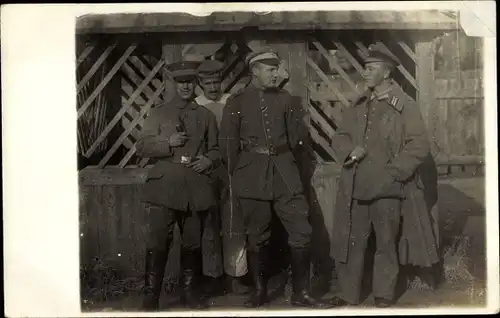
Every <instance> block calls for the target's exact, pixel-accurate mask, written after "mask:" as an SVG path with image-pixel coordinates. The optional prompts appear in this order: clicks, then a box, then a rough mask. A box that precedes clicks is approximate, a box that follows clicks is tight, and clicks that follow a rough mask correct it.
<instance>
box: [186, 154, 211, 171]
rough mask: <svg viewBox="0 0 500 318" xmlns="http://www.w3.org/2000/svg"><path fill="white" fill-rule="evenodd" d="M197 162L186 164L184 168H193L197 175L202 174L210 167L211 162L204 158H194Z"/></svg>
mask: <svg viewBox="0 0 500 318" xmlns="http://www.w3.org/2000/svg"><path fill="white" fill-rule="evenodd" d="M196 159H197V160H195V161H193V162H191V163H190V164H187V165H186V167H189V168H193V170H194V171H196V172H198V173H203V172H205V171H206V170H207V169H209V168H210V167H211V166H212V160H210V159H209V158H208V157H205V156H198V157H196Z"/></svg>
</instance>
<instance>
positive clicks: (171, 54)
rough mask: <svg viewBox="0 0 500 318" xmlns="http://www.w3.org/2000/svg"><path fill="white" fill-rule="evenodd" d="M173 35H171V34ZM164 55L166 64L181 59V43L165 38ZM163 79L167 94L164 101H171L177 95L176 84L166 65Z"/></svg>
mask: <svg viewBox="0 0 500 318" xmlns="http://www.w3.org/2000/svg"><path fill="white" fill-rule="evenodd" d="M169 36H171V35H169ZM162 56H163V59H164V61H165V65H168V64H170V63H173V62H177V61H180V60H181V58H182V48H181V45H180V44H175V43H172V42H170V41H167V40H164V41H163V46H162ZM163 81H164V82H165V94H164V98H163V101H164V102H165V103H168V102H170V101H171V100H172V99H173V98H174V96H175V86H174V82H172V81H171V80H170V78H169V77H168V72H167V69H166V67H165V68H164V69H163Z"/></svg>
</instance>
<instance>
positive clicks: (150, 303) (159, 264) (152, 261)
mask: <svg viewBox="0 0 500 318" xmlns="http://www.w3.org/2000/svg"><path fill="white" fill-rule="evenodd" d="M167 257H168V253H167V251H160V250H150V249H148V250H146V268H145V277H144V298H143V303H142V309H143V310H145V311H155V310H158V309H159V300H160V294H161V286H162V283H163V276H164V274H165V265H166V264H167Z"/></svg>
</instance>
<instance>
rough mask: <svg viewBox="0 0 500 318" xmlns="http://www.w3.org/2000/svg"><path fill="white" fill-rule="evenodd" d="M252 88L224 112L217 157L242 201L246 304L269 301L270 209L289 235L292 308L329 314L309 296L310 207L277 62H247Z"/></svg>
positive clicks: (267, 55)
mask: <svg viewBox="0 0 500 318" xmlns="http://www.w3.org/2000/svg"><path fill="white" fill-rule="evenodd" d="M247 61H248V65H249V68H250V70H251V73H252V75H253V80H252V83H251V84H250V85H249V86H248V87H246V88H245V89H244V90H243V91H241V92H239V93H237V94H235V95H233V96H232V97H231V98H230V99H229V100H228V102H227V105H226V107H225V108H224V111H223V117H222V123H221V135H220V144H221V154H222V155H223V160H224V161H225V162H226V164H227V165H228V169H229V173H230V175H231V177H232V188H233V190H234V192H235V195H236V196H237V197H238V198H239V199H240V203H241V207H242V210H243V215H244V218H245V227H246V234H247V240H248V252H247V257H248V264H249V267H250V273H251V274H252V278H253V280H254V283H255V291H254V293H253V294H252V296H251V297H250V299H249V301H248V302H247V303H246V305H247V306H249V307H260V306H262V305H263V304H264V303H265V302H266V300H267V281H266V279H265V277H264V273H263V268H265V267H266V263H267V262H266V260H267V258H268V257H269V256H270V255H267V254H268V253H267V247H268V245H269V238H270V222H271V217H272V212H271V204H272V205H273V206H274V208H275V211H276V214H277V215H278V217H279V219H280V220H281V222H282V223H283V225H284V227H285V228H286V230H287V232H288V235H289V236H288V243H289V245H290V247H291V255H292V276H293V295H292V298H291V303H292V305H294V306H305V307H314V308H327V307H329V305H328V304H325V303H323V302H321V301H319V300H316V299H314V298H312V297H311V296H310V294H309V290H308V289H309V281H310V239H311V225H310V224H309V221H308V214H309V206H308V204H307V202H306V199H305V198H304V194H303V187H302V183H301V179H300V175H299V171H298V169H297V166H296V163H295V159H294V156H293V154H292V152H291V149H294V148H295V147H296V145H298V144H299V143H301V142H300V141H299V140H298V137H297V136H298V133H297V129H298V127H299V125H298V124H297V123H296V120H297V116H294V115H293V113H292V105H291V102H292V97H291V96H290V94H289V93H288V92H286V91H285V90H282V89H279V88H278V84H279V83H278V66H279V58H278V56H277V55H276V54H275V53H274V52H270V51H266V52H256V53H252V54H250V55H249V56H248V57H247Z"/></svg>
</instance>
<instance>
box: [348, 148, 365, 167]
mask: <svg viewBox="0 0 500 318" xmlns="http://www.w3.org/2000/svg"><path fill="white" fill-rule="evenodd" d="M365 156H366V150H365V149H364V148H361V147H359V146H357V147H356V148H354V150H353V151H351V153H350V154H349V158H348V160H347V161H346V162H345V163H344V166H349V165H352V164H353V163H355V162H359V161H361V160H363V158H364V157H365Z"/></svg>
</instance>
